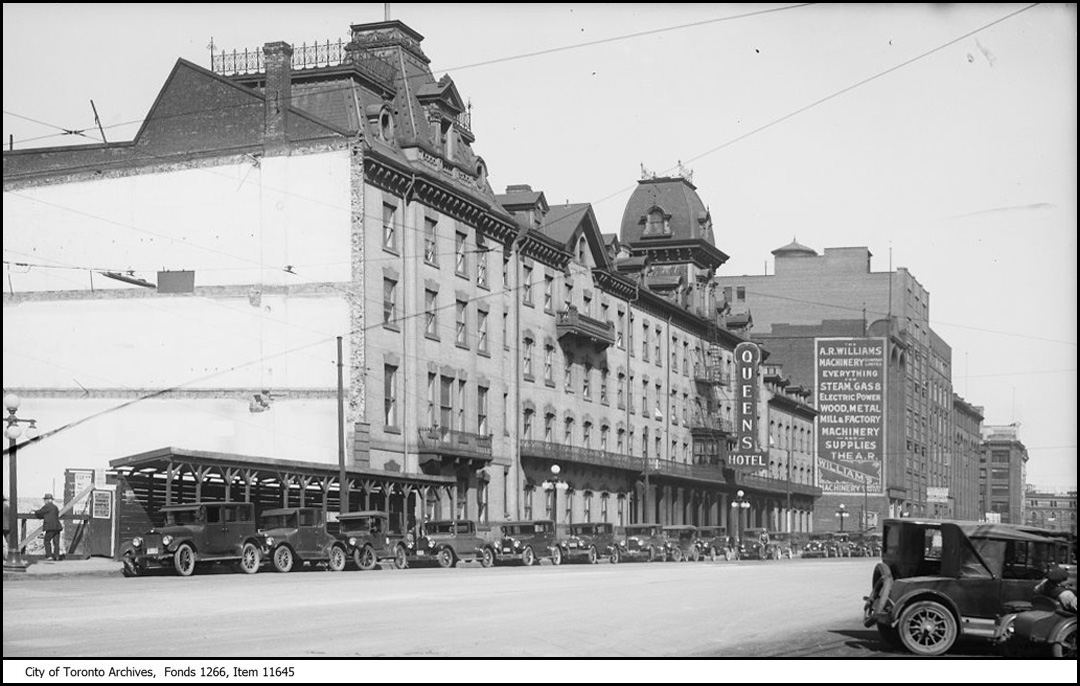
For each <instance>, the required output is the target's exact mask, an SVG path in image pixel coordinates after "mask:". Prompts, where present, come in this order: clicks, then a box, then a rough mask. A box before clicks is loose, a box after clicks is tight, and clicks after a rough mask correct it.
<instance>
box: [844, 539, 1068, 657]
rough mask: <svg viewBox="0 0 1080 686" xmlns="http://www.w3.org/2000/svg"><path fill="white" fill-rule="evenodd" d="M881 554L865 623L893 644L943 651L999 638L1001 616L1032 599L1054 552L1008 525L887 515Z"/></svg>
mask: <svg viewBox="0 0 1080 686" xmlns="http://www.w3.org/2000/svg"><path fill="white" fill-rule="evenodd" d="M882 555H883V562H882V564H879V565H877V567H876V568H875V570H874V577H873V578H874V581H873V586H872V589H871V593H870V595H869V596H867V597H866V604H865V605H864V610H863V611H864V624H865V625H866V626H868V627H869V626H876V627H877V630H878V633H879V634H880V635H881V637H882V639H883V640H884V641H885V642H886V643H888V644H891V645H896V646H902V647H904V648H906V649H907V650H908V651H910V652H912V653H915V654H918V655H941V654H943V653H945V652H946V651H947V650H949V649H950V648H951V647H952V646H953V645H954V644H955V642H956V641H957V640H958V639H959V638H980V639H984V640H990V641H1000V640H1002V637H1003V635H1004V631H1005V627H1004V625H1003V624H1002V622H1001V620H1002V618H1003V617H1005V616H1007V615H1008V614H1009V612H1010V610H1011V609H1012V608H1013V607H1015V603H1017V602H1018V601H1024V602H1031V599H1032V597H1033V596H1034V594H1035V586H1036V584H1037V583H1038V582H1039V580H1040V579H1042V578H1043V576H1044V575H1045V574H1046V571H1047V569H1048V568H1049V566H1050V565H1051V564H1052V563H1053V560H1054V559H1055V558H1056V555H1057V551H1056V542H1055V541H1054V539H1051V538H1049V537H1046V536H1041V535H1037V534H1033V533H1028V532H1026V531H1023V530H1021V529H1020V528H1019V527H1015V526H1010V525H1007V524H987V523H978V522H977V523H972V522H948V521H942V522H929V523H928V522H925V521H920V522H913V521H910V520H887V521H886V522H885V550H884V552H883V554H882ZM884 558H889V559H890V561H891V562H893V563H894V565H895V566H896V567H897V569H898V570H899V571H900V573H901V574H902V576H899V577H894V576H893V575H892V573H891V572H890V566H889V564H887V563H886V562H885V559H884ZM907 558H910V559H907ZM920 567H922V568H926V567H936V569H934V570H933V571H930V572H925V573H924V572H923V571H922V570H921V569H920ZM912 570H915V572H916V573H915V574H910V573H909V572H911V571H912Z"/></svg>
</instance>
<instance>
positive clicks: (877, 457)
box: [814, 338, 886, 495]
mask: <svg viewBox="0 0 1080 686" xmlns="http://www.w3.org/2000/svg"><path fill="white" fill-rule="evenodd" d="M885 351H886V345H885V339H884V338H818V339H815V340H814V360H815V370H816V374H815V392H816V394H817V395H816V400H817V410H818V418H817V424H818V436H817V440H818V452H817V467H818V485H819V486H820V487H821V490H822V492H823V493H826V494H834V495H841V494H850V495H854V494H861V493H864V492H865V493H867V494H873V495H882V493H883V490H882V489H883V486H884V480H883V479H882V475H883V474H884V469H885V372H886V367H885V359H886V357H885Z"/></svg>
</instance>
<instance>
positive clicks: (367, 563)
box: [353, 545, 379, 572]
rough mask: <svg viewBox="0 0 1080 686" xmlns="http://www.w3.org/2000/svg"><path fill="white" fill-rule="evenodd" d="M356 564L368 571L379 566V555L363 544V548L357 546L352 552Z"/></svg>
mask: <svg viewBox="0 0 1080 686" xmlns="http://www.w3.org/2000/svg"><path fill="white" fill-rule="evenodd" d="M353 558H354V561H355V562H356V566H357V567H359V568H360V569H362V570H364V571H365V572H370V571H371V570H373V569H375V568H376V567H378V566H379V557H378V556H377V555H376V554H375V550H374V549H373V548H372V547H371V546H369V545H365V546H364V547H363V548H358V549H357V550H356V552H355V553H354V554H353Z"/></svg>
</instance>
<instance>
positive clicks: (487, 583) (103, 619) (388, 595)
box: [4, 559, 895, 658]
mask: <svg viewBox="0 0 1080 686" xmlns="http://www.w3.org/2000/svg"><path fill="white" fill-rule="evenodd" d="M873 565H874V561H873V560H870V559H839V560H798V559H797V560H790V561H788V560H784V561H779V562H749V561H747V562H740V563H726V562H702V563H696V564H693V563H685V564H675V563H667V564H644V563H636V564H621V565H618V566H613V565H609V564H602V565H598V566H586V565H563V566H561V567H552V566H548V565H543V566H540V567H533V568H530V569H522V568H517V567H512V566H506V567H496V568H494V569H483V568H481V567H479V566H477V565H461V566H460V567H459V568H457V569H450V570H446V569H439V568H424V569H409V570H406V571H393V570H380V571H375V572H356V571H347V572H343V573H341V574H331V573H328V572H322V571H307V572H294V573H292V574H288V575H285V574H277V573H274V572H267V571H265V570H264V571H262V572H260V573H259V574H257V575H255V576H246V575H242V574H232V573H221V574H219V573H205V574H196V576H194V577H192V578H188V579H182V578H178V577H175V576H156V577H144V578H138V579H123V578H74V579H55V580H50V581H33V582H32V581H25V582H15V583H6V584H5V585H4V657H5V658H8V657H46V656H67V657H95V656H118V655H125V656H132V657H148V658H149V657H167V656H174V655H175V656H188V657H198V656H207V657H230V656H252V657H260V656H290V657H307V656H329V657H352V656H394V657H419V656H426V657H457V656H466V657H470V656H471V657H481V656H490V657H609V656H626V657H646V658H649V657H664V656H705V655H716V656H724V655H728V656H763V655H798V656H825V657H848V656H851V657H855V656H858V657H866V656H874V655H882V656H895V654H891V653H887V652H884V646H882V645H880V644H879V643H878V642H877V640H876V636H875V634H874V632H873V631H867V630H865V629H864V628H863V627H862V624H861V621H860V620H861V608H862V596H863V594H864V593H865V592H866V590H867V585H868V579H869V578H870V574H871V570H872V568H873Z"/></svg>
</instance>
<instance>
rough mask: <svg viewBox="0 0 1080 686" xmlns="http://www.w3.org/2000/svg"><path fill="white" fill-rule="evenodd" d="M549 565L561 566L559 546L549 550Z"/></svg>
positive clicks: (560, 549)
mask: <svg viewBox="0 0 1080 686" xmlns="http://www.w3.org/2000/svg"><path fill="white" fill-rule="evenodd" d="M551 564H553V565H556V566H558V565H561V564H562V548H560V547H559V546H555V547H554V548H552V549H551Z"/></svg>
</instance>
